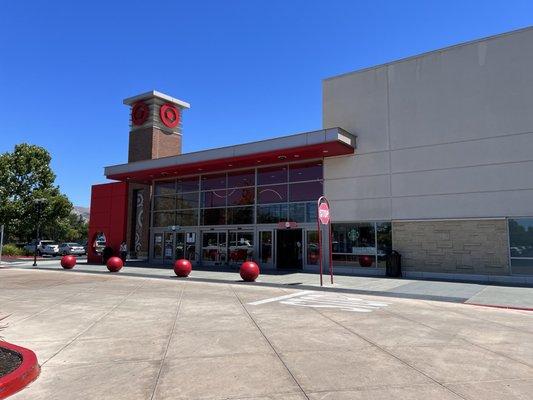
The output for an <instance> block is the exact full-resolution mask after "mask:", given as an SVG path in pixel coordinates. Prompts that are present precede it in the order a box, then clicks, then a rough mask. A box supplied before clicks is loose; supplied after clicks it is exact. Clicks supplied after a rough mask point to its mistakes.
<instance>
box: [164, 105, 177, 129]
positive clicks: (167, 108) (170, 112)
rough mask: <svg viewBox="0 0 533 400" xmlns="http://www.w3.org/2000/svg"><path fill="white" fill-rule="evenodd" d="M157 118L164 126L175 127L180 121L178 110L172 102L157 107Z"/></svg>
mask: <svg viewBox="0 0 533 400" xmlns="http://www.w3.org/2000/svg"><path fill="white" fill-rule="evenodd" d="M159 118H161V122H163V124H165V126H168V127H169V128H175V127H176V126H177V125H178V123H179V122H180V112H179V110H178V109H177V108H176V106H174V105H173V104H170V103H165V104H163V105H162V106H161V108H160V109H159Z"/></svg>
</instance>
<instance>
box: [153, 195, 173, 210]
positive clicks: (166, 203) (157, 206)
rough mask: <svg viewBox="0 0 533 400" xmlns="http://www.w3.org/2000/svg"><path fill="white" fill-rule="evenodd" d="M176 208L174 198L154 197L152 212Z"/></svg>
mask: <svg viewBox="0 0 533 400" xmlns="http://www.w3.org/2000/svg"><path fill="white" fill-rule="evenodd" d="M175 208H176V198H175V197H174V196H172V197H171V196H155V197H154V211H167V210H174V209H175Z"/></svg>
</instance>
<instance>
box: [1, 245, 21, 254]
mask: <svg viewBox="0 0 533 400" xmlns="http://www.w3.org/2000/svg"><path fill="white" fill-rule="evenodd" d="M2 255H3V256H23V255H24V249H21V248H18V247H17V246H15V245H14V244H5V245H4V247H3V249H2Z"/></svg>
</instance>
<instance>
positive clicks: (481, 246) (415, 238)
mask: <svg viewBox="0 0 533 400" xmlns="http://www.w3.org/2000/svg"><path fill="white" fill-rule="evenodd" d="M392 232H393V233H392V235H393V241H394V248H395V249H396V250H398V251H399V252H400V254H401V255H402V269H404V270H405V271H416V272H437V273H453V274H482V275H509V274H510V270H509V262H508V255H509V246H508V240H507V221H506V220H505V219H503V218H502V219H477V220H427V221H393V223H392Z"/></svg>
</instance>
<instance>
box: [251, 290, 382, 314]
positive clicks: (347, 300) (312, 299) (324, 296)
mask: <svg viewBox="0 0 533 400" xmlns="http://www.w3.org/2000/svg"><path fill="white" fill-rule="evenodd" d="M273 302H279V303H280V304H285V305H290V306H297V307H310V308H330V309H339V310H343V311H351V312H359V313H369V312H372V311H374V310H377V309H379V308H381V307H386V306H387V305H388V304H387V303H383V302H380V301H374V300H365V299H361V298H358V297H352V296H349V295H345V294H341V293H319V292H315V291H311V290H306V291H302V292H298V293H292V294H289V295H285V296H278V297H272V298H270V299H265V300H259V301H255V302H253V303H249V304H250V305H253V306H257V305H260V304H266V303H273Z"/></svg>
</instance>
